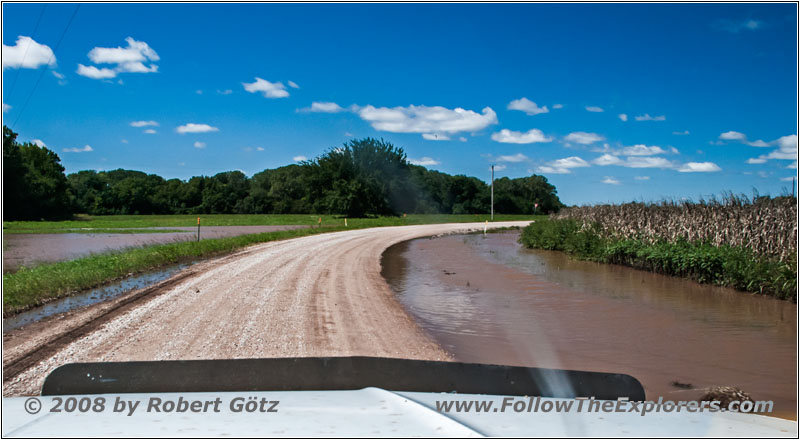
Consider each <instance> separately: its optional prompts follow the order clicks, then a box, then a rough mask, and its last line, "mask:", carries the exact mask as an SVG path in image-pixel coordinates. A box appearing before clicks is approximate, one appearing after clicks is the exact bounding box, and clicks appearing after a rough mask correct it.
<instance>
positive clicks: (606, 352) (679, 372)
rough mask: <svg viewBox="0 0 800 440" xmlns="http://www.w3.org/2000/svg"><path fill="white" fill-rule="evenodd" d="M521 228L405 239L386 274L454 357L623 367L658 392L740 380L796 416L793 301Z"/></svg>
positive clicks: (681, 395)
mask: <svg viewBox="0 0 800 440" xmlns="http://www.w3.org/2000/svg"><path fill="white" fill-rule="evenodd" d="M517 238H518V233H503V234H488V235H486V236H483V235H457V236H449V237H442V238H435V239H418V240H413V241H411V242H406V243H401V244H398V245H395V246H393V247H392V248H390V249H389V250H387V252H386V253H385V254H384V257H383V274H384V276H385V277H386V278H387V280H388V281H389V284H390V285H391V286H392V288H393V289H394V290H395V291H396V292H397V293H398V296H399V298H400V300H401V302H402V303H403V304H404V306H405V307H406V308H407V309H408V310H409V312H410V313H411V314H412V316H413V317H414V318H415V319H416V320H417V322H418V323H419V324H420V325H421V326H422V327H423V328H424V330H425V331H426V332H428V333H429V334H430V335H431V337H433V338H434V339H436V340H437V341H438V342H439V343H440V344H441V345H442V346H443V347H444V348H445V349H446V350H448V351H449V352H451V353H452V354H453V355H454V356H455V357H456V358H457V359H458V360H461V361H465V362H481V363H495V364H511V365H526V366H536V367H547V368H564V369H574V370H591V371H603V372H617V373H627V374H630V375H632V376H634V377H636V378H637V379H639V380H640V381H641V382H642V384H643V385H644V387H645V391H646V393H647V398H648V399H651V400H657V399H658V397H663V398H664V399H665V400H690V399H696V398H698V397H700V396H701V395H702V394H703V391H702V389H703V388H706V387H711V386H717V385H719V386H736V387H739V388H742V389H743V390H745V391H746V392H749V393H750V394H751V395H752V397H753V398H754V399H756V400H773V401H774V402H775V413H774V415H778V416H781V417H786V418H792V419H796V414H795V404H796V398H795V391H796V388H797V385H796V350H797V347H796V338H797V315H796V307H797V306H796V305H795V304H793V303H791V302H786V301H780V300H775V299H772V298H767V297H760V296H753V295H750V294H746V293H742V292H737V291H733V290H730V289H725V288H720V287H714V286H708V285H701V284H697V283H695V282H692V281H688V280H682V279H678V278H674V277H668V276H662V275H658V274H653V273H648V272H643V271H638V270H634V269H630V268H626V267H621V266H614V265H604V264H598V263H591V262H584V261H575V260H571V259H569V258H568V257H566V256H565V255H564V254H562V253H558V252H549V251H531V250H526V249H523V248H522V247H521V246H520V245H519V244H518V243H517V242H516V240H517ZM673 382H679V383H680V384H684V385H688V384H691V385H690V389H685V388H678V387H676V386H674V385H673Z"/></svg>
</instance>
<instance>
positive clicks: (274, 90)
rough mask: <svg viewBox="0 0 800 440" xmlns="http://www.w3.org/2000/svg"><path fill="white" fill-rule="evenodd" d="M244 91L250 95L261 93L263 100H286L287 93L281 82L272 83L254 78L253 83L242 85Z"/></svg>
mask: <svg viewBox="0 0 800 440" xmlns="http://www.w3.org/2000/svg"><path fill="white" fill-rule="evenodd" d="M242 85H243V86H244V89H245V90H247V91H248V92H250V93H258V92H261V93H262V94H263V95H264V97H265V98H286V97H288V96H289V92H287V91H286V86H285V85H283V83H281V82H276V83H272V82H269V81H267V80H265V79H261V78H259V77H256V80H255V82H252V83H242Z"/></svg>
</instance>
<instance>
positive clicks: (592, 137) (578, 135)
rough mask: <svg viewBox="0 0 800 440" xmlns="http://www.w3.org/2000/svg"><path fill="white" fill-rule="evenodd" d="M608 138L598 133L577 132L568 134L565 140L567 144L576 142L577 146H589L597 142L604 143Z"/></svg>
mask: <svg viewBox="0 0 800 440" xmlns="http://www.w3.org/2000/svg"><path fill="white" fill-rule="evenodd" d="M605 139H606V138H604V137H603V136H600V135H599V134H597V133H587V132H585V131H576V132H574V133H570V134H568V135H567V136H566V137H565V138H564V140H566V141H567V142H575V143H576V144H581V145H589V144H593V143H595V142H600V141H604V140H605Z"/></svg>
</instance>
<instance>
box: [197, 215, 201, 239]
mask: <svg viewBox="0 0 800 440" xmlns="http://www.w3.org/2000/svg"><path fill="white" fill-rule="evenodd" d="M197 241H200V217H197Z"/></svg>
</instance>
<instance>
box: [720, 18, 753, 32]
mask: <svg viewBox="0 0 800 440" xmlns="http://www.w3.org/2000/svg"><path fill="white" fill-rule="evenodd" d="M713 25H714V27H715V28H717V29H720V30H724V31H728V32H731V33H734V34H736V33H739V32H741V31H755V30H757V29H761V28H763V27H764V22H763V21H760V20H754V19H744V20H730V19H721V20H717V21H715V22H714V23H713Z"/></svg>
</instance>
